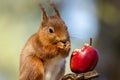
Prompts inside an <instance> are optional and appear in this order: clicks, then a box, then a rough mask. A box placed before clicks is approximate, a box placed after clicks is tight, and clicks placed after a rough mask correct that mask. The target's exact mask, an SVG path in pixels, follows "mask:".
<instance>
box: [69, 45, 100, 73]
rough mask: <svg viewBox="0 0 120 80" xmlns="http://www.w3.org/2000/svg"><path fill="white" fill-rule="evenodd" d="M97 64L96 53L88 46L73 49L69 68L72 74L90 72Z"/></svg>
mask: <svg viewBox="0 0 120 80" xmlns="http://www.w3.org/2000/svg"><path fill="white" fill-rule="evenodd" d="M97 62H98V52H97V50H96V49H95V48H93V47H92V46H90V45H88V44H87V45H84V46H83V48H82V49H75V50H74V51H73V53H72V55H71V59H70V68H71V71H72V72H75V73H84V72H88V71H92V70H93V69H94V68H95V67H96V64H97Z"/></svg>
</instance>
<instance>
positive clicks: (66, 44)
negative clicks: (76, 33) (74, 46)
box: [57, 41, 70, 50]
mask: <svg viewBox="0 0 120 80" xmlns="http://www.w3.org/2000/svg"><path fill="white" fill-rule="evenodd" d="M57 47H58V48H60V49H64V50H69V49H70V42H69V41H67V42H58V43H57Z"/></svg>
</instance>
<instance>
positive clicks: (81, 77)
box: [62, 71, 99, 80]
mask: <svg viewBox="0 0 120 80" xmlns="http://www.w3.org/2000/svg"><path fill="white" fill-rule="evenodd" d="M96 77H99V73H98V72H96V71H89V72H86V73H80V74H75V73H70V74H66V75H65V76H64V77H63V78H62V80H91V79H94V78H96Z"/></svg>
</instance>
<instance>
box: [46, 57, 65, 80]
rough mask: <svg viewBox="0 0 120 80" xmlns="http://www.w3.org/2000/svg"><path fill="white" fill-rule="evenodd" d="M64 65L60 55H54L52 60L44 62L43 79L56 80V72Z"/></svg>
mask: <svg viewBox="0 0 120 80" xmlns="http://www.w3.org/2000/svg"><path fill="white" fill-rule="evenodd" d="M64 65H65V59H63V58H61V57H60V56H58V57H55V58H54V59H52V60H49V61H48V62H47V63H46V64H45V80H56V77H57V75H58V73H59V72H60V70H61V68H62V67H64Z"/></svg>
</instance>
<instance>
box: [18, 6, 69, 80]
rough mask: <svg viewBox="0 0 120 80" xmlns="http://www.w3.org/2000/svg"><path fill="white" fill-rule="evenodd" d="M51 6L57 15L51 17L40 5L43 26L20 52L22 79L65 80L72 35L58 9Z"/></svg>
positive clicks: (20, 78) (20, 75)
mask: <svg viewBox="0 0 120 80" xmlns="http://www.w3.org/2000/svg"><path fill="white" fill-rule="evenodd" d="M51 6H52V8H53V9H54V11H55V14H54V15H53V16H47V14H46V11H45V9H44V7H43V6H42V5H41V4H40V8H41V11H42V13H43V18H42V22H41V26H40V29H39V30H38V31H37V32H36V33H35V34H33V35H32V36H31V37H30V38H29V40H28V41H27V43H26V45H25V47H24V48H23V50H22V53H21V54H20V69H19V71H20V73H19V80H61V79H62V77H63V76H64V72H65V63H66V57H67V56H68V55H69V51H70V37H69V33H68V30H67V26H66V24H65V22H64V21H63V19H62V18H61V16H60V13H59V11H58V9H57V8H56V7H55V5H51Z"/></svg>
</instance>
